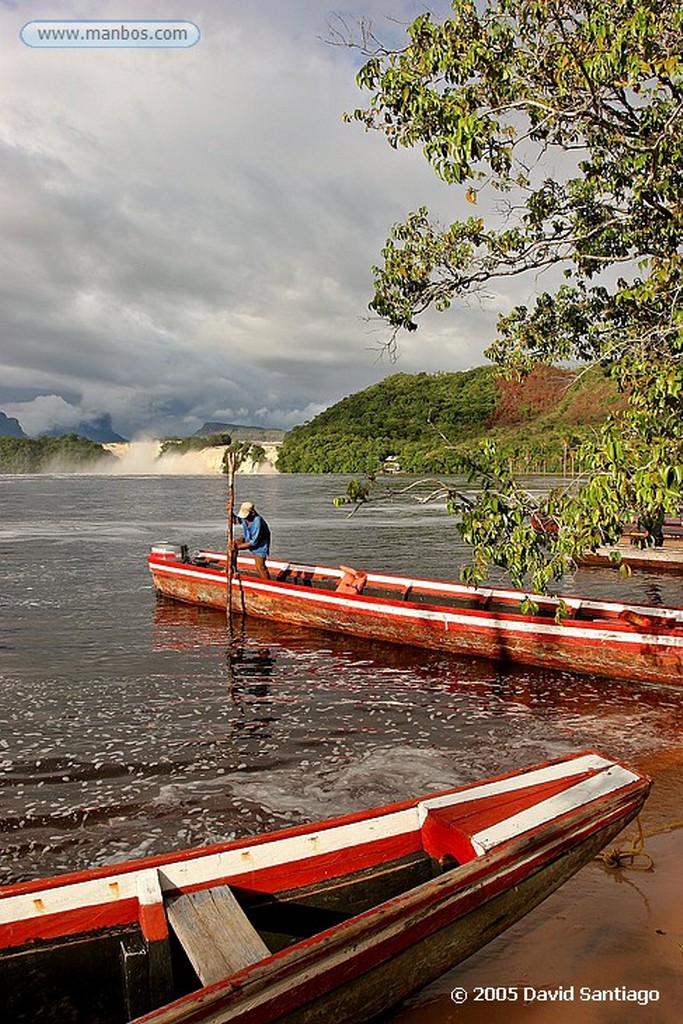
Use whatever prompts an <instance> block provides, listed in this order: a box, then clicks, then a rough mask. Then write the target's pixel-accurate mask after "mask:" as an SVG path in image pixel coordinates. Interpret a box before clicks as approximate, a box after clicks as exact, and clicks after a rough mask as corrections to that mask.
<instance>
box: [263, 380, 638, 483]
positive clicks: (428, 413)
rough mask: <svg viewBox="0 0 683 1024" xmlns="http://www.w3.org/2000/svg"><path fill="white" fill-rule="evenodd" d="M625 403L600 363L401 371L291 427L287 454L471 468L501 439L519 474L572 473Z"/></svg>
mask: <svg viewBox="0 0 683 1024" xmlns="http://www.w3.org/2000/svg"><path fill="white" fill-rule="evenodd" d="M622 404H623V400H622V399H621V397H620V396H619V394H618V392H617V389H616V387H615V386H614V385H613V384H612V383H611V382H610V381H609V380H608V379H607V377H606V376H605V375H604V374H603V373H601V372H597V373H594V374H590V375H586V376H582V377H577V375H576V374H575V373H572V372H570V371H567V370H556V369H550V368H548V367H540V368H538V369H537V370H536V371H535V372H534V373H532V374H530V375H529V377H527V378H526V379H525V380H524V381H520V382H512V381H505V380H502V379H500V378H499V377H498V376H497V374H496V371H495V368H494V367H492V366H488V367H485V366H482V367H478V368H476V369H474V370H467V371H465V372H462V373H436V374H428V373H418V374H406V373H397V374H394V375H393V376H391V377H387V378H386V379H385V380H383V381H381V382H380V383H379V384H374V385H373V386H372V387H369V388H367V389H366V390H364V391H360V392H357V393H356V394H353V395H349V396H348V397H347V398H344V399H342V400H341V401H340V402H337V403H336V405H333V406H330V408H329V409H325V410H324V411H323V412H322V413H320V414H319V415H318V416H316V417H315V419H313V420H311V422H310V423H307V424H304V425H303V426H300V427H295V428H294V429H293V430H291V431H290V432H289V433H288V434H287V436H286V437H285V440H284V442H283V445H282V448H281V449H280V453H279V456H278V463H277V466H278V469H279V470H280V471H281V472H290V473H363V474H367V475H374V474H377V473H379V472H382V471H383V470H384V471H386V472H396V471H397V470H400V471H402V472H405V473H417V474H453V473H458V472H461V471H462V467H463V462H464V460H467V459H469V458H472V457H473V456H474V454H475V452H476V451H477V449H478V446H479V444H480V442H481V441H482V440H483V439H485V438H487V439H489V440H491V439H494V440H495V441H496V443H497V445H498V449H499V451H500V453H501V457H502V458H504V459H505V460H506V462H507V463H508V465H509V467H510V468H511V470H513V471H514V472H516V473H520V474H530V473H565V474H566V473H569V472H572V471H573V470H574V468H575V461H576V456H577V452H578V450H579V447H580V445H581V444H582V443H583V442H584V441H585V440H586V438H587V437H588V436H589V434H590V432H591V431H593V430H595V429H596V427H597V426H598V425H599V424H600V423H602V422H604V420H606V418H607V416H608V415H609V413H610V411H613V410H615V409H617V408H618V407H619V406H620V405H622Z"/></svg>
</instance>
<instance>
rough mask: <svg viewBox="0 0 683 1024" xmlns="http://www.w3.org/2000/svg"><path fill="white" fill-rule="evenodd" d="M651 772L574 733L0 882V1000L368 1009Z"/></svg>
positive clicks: (47, 1007)
mask: <svg viewBox="0 0 683 1024" xmlns="http://www.w3.org/2000/svg"><path fill="white" fill-rule="evenodd" d="M649 788H650V783H649V780H648V779H647V777H646V776H644V775H642V774H641V773H639V772H637V771H635V770H633V769H631V768H629V767H628V766H626V765H624V764H622V763H620V762H618V761H612V760H610V759H608V758H606V757H604V756H602V755H601V754H599V753H597V752H595V751H583V752H580V753H578V754H574V755H572V756H568V757H566V758H563V759H559V760H556V761H550V762H546V763H544V764H541V765H537V766H535V767H532V768H527V769H524V770H521V771H515V772H512V773H509V774H506V775H502V776H499V777H496V778H493V779H489V780H486V781H483V782H479V783H475V784H471V785H466V786H461V787H459V788H456V789H451V790H447V791H445V792H440V793H432V794H429V795H427V796H424V797H421V798H418V799H413V800H406V801H404V802H401V803H396V804H391V805H388V806H383V807H379V808H376V809H374V810H369V811H364V812H360V813H355V814H350V815H346V816H344V817H341V818H336V819H332V820H329V821H323V822H317V823H315V824H313V825H302V826H298V827H294V828H288V829H285V830H282V831H279V832H273V833H270V834H266V835H260V836H253V837H250V838H247V839H242V840H236V841H232V842H226V843H220V844H216V845H212V846H207V847H200V848H195V849H191V850H185V851H184V852H181V853H175V854H170V855H161V856H155V857H147V858H144V859H142V860H138V861H130V862H128V863H124V864H119V865H116V866H109V867H102V868H96V869H93V870H89V871H82V872H79V873H77V874H72V875H63V876H57V877H55V878H51V879H48V880H43V881H32V882H23V883H18V884H15V885H10V886H5V887H4V888H2V889H0V977H1V991H2V996H1V997H0V999H1V1000H2V1002H3V1003H4V1004H5V1005H4V1010H5V1013H4V1018H3V1019H5V1020H11V1021H26V1022H34V1021H40V1022H41V1024H63V1022H64V1021H67V1020H68V1021H83V1022H85V1021H87V1022H88V1024H111V1022H120V1021H127V1020H130V1019H138V1018H139V1020H140V1021H144V1022H145V1024H181V1022H182V1024H190V1022H199V1021H202V1022H205V1024H207V1022H212V1024H228V1022H231V1024H269V1022H271V1021H282V1022H284V1021H286V1022H287V1024H304V1022H306V1024H335V1022H338V1024H342V1022H344V1024H347V1022H348V1021H363V1020H368V1019H370V1018H372V1017H374V1016H376V1015H377V1014H378V1013H380V1012H383V1011H384V1010H386V1009H387V1008H388V1007H390V1006H392V1005H394V1004H395V1003H397V1002H398V1001H400V1000H401V999H402V998H403V997H404V996H406V995H407V994H408V993H410V992H411V991H414V990H415V989H417V988H420V987H421V986H423V985H425V984H426V983H427V982H429V981H430V980H432V979H433V978H435V977H438V976H439V975H440V974H442V973H443V972H444V971H446V970H448V969H449V968H451V967H453V966H454V965H455V964H457V963H459V962H460V961H462V960H463V959H465V958H466V957H467V956H469V955H470V954H472V953H473V952H475V950H477V949H479V948H480V947H481V946H482V945H484V944H485V943H486V942H488V941H490V940H491V939H492V938H494V937H495V936H496V935H498V934H500V933H501V932H502V931H504V930H505V929H506V928H508V927H509V926H510V925H511V924H513V923H514V922H515V921H517V920H519V919H520V918H521V917H523V916H524V914H526V913H527V912H528V911H529V910H531V909H532V907H534V906H536V905H537V904H538V903H540V902H541V901H542V900H543V899H545V898H546V896H548V895H549V894H550V893H551V892H553V891H554V890H555V889H556V888H558V886H560V885H562V883H563V882H565V881H566V880H567V879H568V878H569V877H570V876H571V875H573V874H574V873H575V872H576V871H578V870H579V868H581V867H582V866H583V865H584V864H586V863H587V862H588V861H589V860H591V858H593V857H594V856H595V854H597V853H598V852H599V851H600V850H601V849H602V848H603V847H604V846H605V845H606V844H607V843H609V842H610V841H611V840H612V839H613V838H614V836H616V835H617V834H618V833H619V832H620V831H621V830H622V828H623V827H624V826H625V825H626V824H627V823H628V822H629V821H630V820H631V819H632V818H633V817H634V816H635V815H636V814H638V812H639V810H640V809H641V807H642V805H643V803H644V801H645V799H646V797H647V795H648V792H649ZM140 1015H142V1016H140Z"/></svg>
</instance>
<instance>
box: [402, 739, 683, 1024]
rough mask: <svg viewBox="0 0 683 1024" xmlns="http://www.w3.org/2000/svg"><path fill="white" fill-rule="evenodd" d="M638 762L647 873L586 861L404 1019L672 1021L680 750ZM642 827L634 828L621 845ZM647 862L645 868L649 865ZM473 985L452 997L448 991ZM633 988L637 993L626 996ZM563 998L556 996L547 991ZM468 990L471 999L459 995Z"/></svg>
mask: <svg viewBox="0 0 683 1024" xmlns="http://www.w3.org/2000/svg"><path fill="white" fill-rule="evenodd" d="M638 767H640V768H642V769H643V770H644V771H647V772H648V773H649V774H650V775H651V776H652V778H653V780H654V785H653V790H652V795H651V796H650V799H649V800H648V803H647V805H646V807H645V810H644V812H643V814H642V827H643V831H644V833H645V837H646V838H645V845H644V849H645V851H646V852H647V853H648V854H649V856H650V857H651V858H652V860H653V866H652V867H650V868H649V869H647V870H634V869H633V868H629V867H622V868H619V869H617V870H612V869H608V868H606V867H605V866H604V865H603V864H601V863H600V862H599V861H595V862H594V863H592V864H590V865H588V866H587V867H586V868H585V869H584V870H583V871H581V872H580V873H579V874H578V875H577V876H576V877H575V878H573V879H571V881H569V882H568V883H567V884H566V885H565V886H563V888H562V889H560V890H559V891H558V892H557V893H555V894H554V895H553V896H552V897H550V899H548V900H546V902H545V903H544V904H542V905H541V906H540V907H538V908H537V909H536V910H534V911H532V913H531V914H529V915H528V917H526V918H524V920H522V921H521V922H519V924H518V925H516V926H515V927H514V928H511V929H510V930H509V931H508V932H506V933H505V934H504V935H502V936H500V937H499V938H498V939H496V940H495V941H494V942H492V943H491V944H490V945H489V946H487V947H486V948H485V949H483V950H481V951H480V952H479V953H478V954H477V955H475V956H473V957H471V958H470V959H469V960H468V961H466V963H465V964H463V965H461V966H460V967H459V968H455V969H454V970H453V971H451V972H450V973H449V974H447V975H444V976H443V977H442V978H440V979H439V980H438V981H437V982H435V983H434V984H433V985H431V986H429V988H427V989H424V990H423V991H422V992H421V993H420V994H419V995H418V996H417V997H415V998H414V999H413V1000H412V1001H410V1002H409V1003H407V1004H406V1005H405V1007H404V1008H403V1010H402V1011H401V1012H399V1013H397V1014H395V1015H394V1016H393V1017H391V1020H392V1022H395V1024H456V1022H457V1024H522V1022H524V1024H573V1022H575V1021H577V1020H579V1021H581V1024H672V1022H673V1021H675V1020H680V1019H681V1016H680V1015H681V1007H682V1006H683V827H677V828H676V827H672V826H676V825H677V824H678V825H679V826H680V825H681V824H683V756H681V757H680V758H678V757H677V756H674V754H673V752H671V751H669V752H667V754H666V755H662V756H660V757H659V758H652V759H649V761H648V760H644V761H643V762H642V763H641V764H639V765H638ZM637 835H638V829H637V828H635V827H634V826H633V825H631V826H629V828H628V829H626V830H625V832H624V833H623V834H622V835H621V836H620V837H619V839H618V840H617V841H616V843H615V845H617V846H619V847H627V846H628V845H629V840H630V839H631V838H634V837H636V836H637ZM646 863H647V862H646V861H645V860H644V859H641V861H640V866H643V867H644V866H646ZM456 988H457V989H460V990H461V991H462V993H465V994H466V999H465V1001H463V1002H462V1003H461V1004H457V1005H456V1003H454V1001H453V999H452V998H451V991H452V990H454V989H456ZM629 994H630V997H629ZM552 995H554V997H555V998H552V999H551V998H550V997H551V996H552ZM460 998H463V996H462V995H461V996H460Z"/></svg>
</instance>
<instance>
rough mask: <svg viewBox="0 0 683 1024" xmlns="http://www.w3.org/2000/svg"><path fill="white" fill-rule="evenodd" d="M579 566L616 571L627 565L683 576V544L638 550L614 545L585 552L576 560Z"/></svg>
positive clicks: (670, 543)
mask: <svg viewBox="0 0 683 1024" xmlns="http://www.w3.org/2000/svg"><path fill="white" fill-rule="evenodd" d="M577 563H578V564H579V565H586V566H596V567H598V568H608V569H618V568H619V566H620V565H628V566H629V567H630V568H631V569H637V570H640V571H643V570H644V571H646V572H657V573H659V572H666V573H677V574H679V575H680V576H683V542H681V541H678V540H677V541H671V542H669V541H665V542H664V544H663V545H662V547H660V548H638V547H635V546H634V545H633V544H615V545H613V546H611V547H610V546H609V545H606V546H605V547H600V548H596V549H595V551H587V552H586V553H585V554H583V555H581V556H580V557H579V558H577Z"/></svg>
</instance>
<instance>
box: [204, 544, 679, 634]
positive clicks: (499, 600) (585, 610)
mask: <svg viewBox="0 0 683 1024" xmlns="http://www.w3.org/2000/svg"><path fill="white" fill-rule="evenodd" d="M192 563H193V564H195V565H199V566H206V567H210V568H215V567H216V566H221V567H224V566H225V556H224V555H223V556H221V555H220V554H214V553H211V552H205V551H203V552H199V553H198V554H197V555H195V556H193V558H192ZM268 566H269V569H270V572H271V578H272V579H273V580H274V581H275V582H280V583H289V584H293V585H294V586H297V587H315V588H317V589H321V590H329V591H335V592H338V593H344V594H351V595H353V594H357V595H362V596H363V597H372V598H379V599H383V600H390V601H397V600H400V601H409V602H410V603H411V604H419V605H424V606H425V607H437V608H448V609H452V610H454V611H486V612H489V613H493V614H500V615H503V614H504V615H522V614H523V615H524V617H525V618H529V617H532V618H536V619H539V620H545V621H553V622H554V621H556V620H560V621H570V620H571V621H580V622H583V623H590V622H596V623H601V624H604V623H605V622H608V623H612V624H615V625H622V626H624V627H625V628H628V627H629V626H636V627H641V628H663V629H667V630H668V629H672V628H676V627H679V628H683V610H681V611H680V613H679V611H678V610H677V609H676V610H671V609H661V611H660V610H659V609H657V608H652V609H650V608H648V609H641V608H639V609H637V610H636V609H632V608H624V607H623V606H622V605H618V604H615V605H613V606H610V604H609V603H608V602H592V601H582V600H579V599H577V598H573V597H565V598H558V597H552V596H541V595H534V599H533V601H530V602H529V603H528V604H527V605H525V607H524V611H522V608H521V599H522V600H523V598H524V595H522V594H521V593H520V594H517V593H515V592H512V591H504V590H500V591H499V590H496V589H492V588H488V589H480V590H475V589H473V588H469V587H465V586H462V585H460V584H443V585H439V583H438V582H433V581H428V580H424V581H421V580H409V579H405V580H404V579H401V578H398V577H396V578H392V577H388V576H380V577H377V576H376V574H372V573H366V572H364V571H361V570H356V569H352V568H349V567H348V566H340V567H339V568H338V569H324V568H322V567H321V566H314V565H300V564H296V563H287V562H271V561H269V562H268ZM237 569H238V571H239V574H240V575H244V576H248V577H256V576H257V573H256V570H255V567H254V563H253V560H251V559H249V558H248V557H241V558H239V560H238V566H237Z"/></svg>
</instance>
